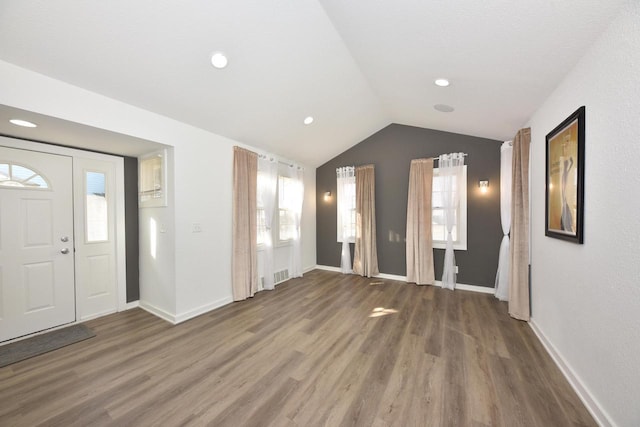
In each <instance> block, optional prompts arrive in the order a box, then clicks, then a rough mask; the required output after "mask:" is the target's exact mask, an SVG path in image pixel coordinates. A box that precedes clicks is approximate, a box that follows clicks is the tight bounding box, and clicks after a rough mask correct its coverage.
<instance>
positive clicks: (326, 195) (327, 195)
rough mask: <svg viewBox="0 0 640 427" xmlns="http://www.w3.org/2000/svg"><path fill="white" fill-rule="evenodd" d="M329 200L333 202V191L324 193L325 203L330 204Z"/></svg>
mask: <svg viewBox="0 0 640 427" xmlns="http://www.w3.org/2000/svg"><path fill="white" fill-rule="evenodd" d="M329 200H331V191H326V192H325V193H324V201H325V202H328V201H329Z"/></svg>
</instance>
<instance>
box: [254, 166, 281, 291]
mask: <svg viewBox="0 0 640 427" xmlns="http://www.w3.org/2000/svg"><path fill="white" fill-rule="evenodd" d="M258 172H259V179H258V200H260V201H261V202H262V206H263V207H264V218H265V221H264V222H265V228H266V232H265V235H264V238H263V239H264V245H263V246H264V249H263V251H262V254H263V271H262V273H263V277H264V284H263V287H264V289H267V290H272V289H274V287H275V286H274V278H273V270H274V262H273V231H272V226H273V218H274V215H275V207H276V197H277V194H276V191H277V188H278V161H277V160H276V159H274V158H273V157H271V158H269V157H264V156H262V157H260V158H259V159H258Z"/></svg>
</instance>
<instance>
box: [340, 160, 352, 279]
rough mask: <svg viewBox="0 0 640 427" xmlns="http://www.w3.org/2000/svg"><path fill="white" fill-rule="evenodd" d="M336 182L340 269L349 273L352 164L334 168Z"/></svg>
mask: <svg viewBox="0 0 640 427" xmlns="http://www.w3.org/2000/svg"><path fill="white" fill-rule="evenodd" d="M336 180H337V184H338V195H337V197H338V206H339V209H340V212H338V219H339V220H340V221H338V233H340V237H341V238H342V254H341V256H340V271H342V274H351V273H353V270H352V269H351V249H350V248H349V242H353V241H354V238H355V236H354V235H353V231H354V230H353V229H352V227H351V226H350V224H351V212H352V211H351V209H355V206H353V205H354V203H355V199H356V194H355V191H356V175H355V168H354V167H353V166H344V167H341V168H337V169H336Z"/></svg>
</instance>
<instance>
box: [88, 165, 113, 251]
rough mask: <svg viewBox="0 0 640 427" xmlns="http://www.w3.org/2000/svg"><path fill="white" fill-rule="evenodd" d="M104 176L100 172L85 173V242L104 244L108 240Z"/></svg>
mask: <svg viewBox="0 0 640 427" xmlns="http://www.w3.org/2000/svg"><path fill="white" fill-rule="evenodd" d="M105 181H106V176H105V174H104V173H102V172H86V173H85V224H86V227H87V230H86V236H87V237H86V240H87V243H90V242H105V241H107V240H109V222H108V221H109V218H108V211H107V195H106V185H105Z"/></svg>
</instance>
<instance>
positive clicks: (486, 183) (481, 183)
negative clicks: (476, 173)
mask: <svg viewBox="0 0 640 427" xmlns="http://www.w3.org/2000/svg"><path fill="white" fill-rule="evenodd" d="M478 187H480V192H481V193H482V194H485V193H486V192H487V191H489V180H482V181H478Z"/></svg>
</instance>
